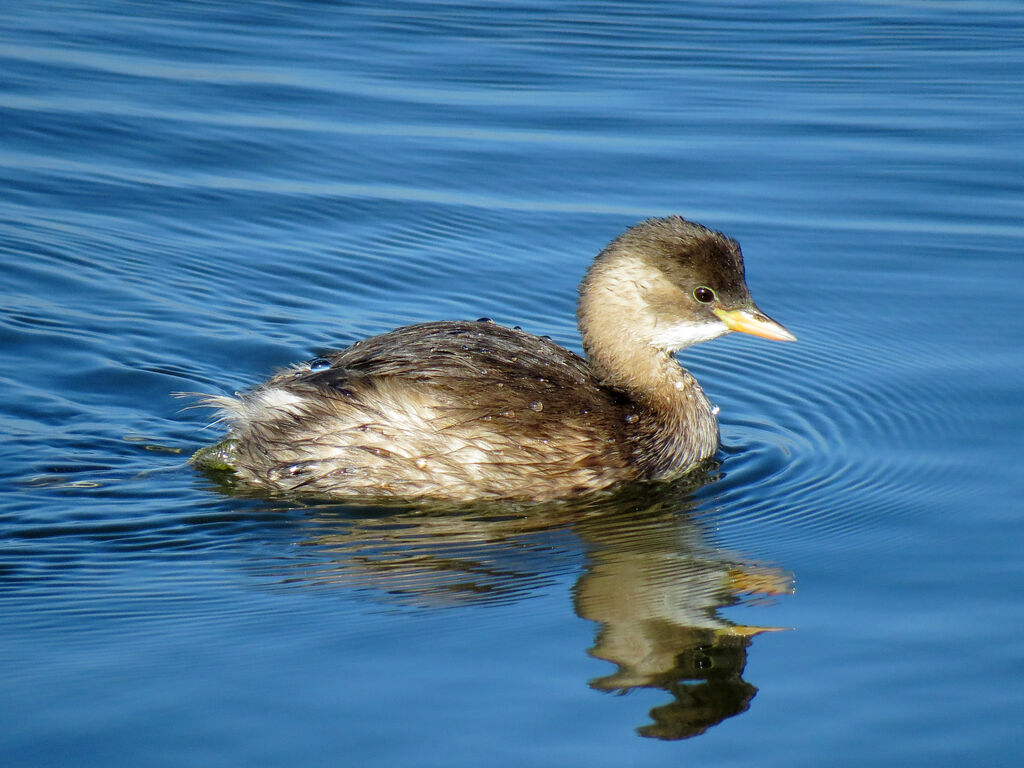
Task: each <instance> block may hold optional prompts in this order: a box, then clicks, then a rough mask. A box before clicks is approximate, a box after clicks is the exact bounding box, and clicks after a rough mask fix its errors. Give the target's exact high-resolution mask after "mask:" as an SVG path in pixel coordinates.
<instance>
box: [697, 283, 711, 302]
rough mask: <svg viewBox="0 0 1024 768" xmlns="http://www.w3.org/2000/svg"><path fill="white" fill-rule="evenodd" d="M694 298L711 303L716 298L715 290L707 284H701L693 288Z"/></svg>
mask: <svg viewBox="0 0 1024 768" xmlns="http://www.w3.org/2000/svg"><path fill="white" fill-rule="evenodd" d="M693 298H695V299H696V300H697V301H699V302H700V303H701V304H710V303H711V302H712V301H714V300H715V292H714V291H712V290H711V289H710V288H708V287H707V286H704V285H701V286H699V287H697V288H694V289H693Z"/></svg>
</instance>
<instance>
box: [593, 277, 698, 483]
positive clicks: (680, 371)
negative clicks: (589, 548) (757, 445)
mask: <svg viewBox="0 0 1024 768" xmlns="http://www.w3.org/2000/svg"><path fill="white" fill-rule="evenodd" d="M656 281H657V277H652V276H651V275H650V274H649V272H647V271H642V270H639V269H638V268H637V267H636V265H635V264H633V263H631V262H630V261H628V260H619V261H615V262H612V263H604V264H603V263H601V262H597V263H595V265H594V266H593V267H591V270H590V271H589V272H588V273H587V277H586V278H585V279H584V281H583V284H582V286H581V289H580V302H579V307H578V310H577V320H578V322H579V327H580V333H581V335H582V337H583V349H584V351H585V352H586V354H587V358H588V359H589V360H590V364H591V367H592V368H593V370H594V373H595V375H596V376H597V377H598V379H599V380H600V381H601V383H602V384H604V385H605V386H608V387H612V388H614V389H617V390H619V391H621V392H623V393H624V394H626V395H627V396H628V397H629V399H630V400H632V401H633V402H634V403H636V405H637V406H638V409H637V410H638V411H639V412H638V413H637V414H635V416H636V420H635V422H634V423H632V424H631V426H630V430H631V431H632V432H633V433H634V434H635V435H636V437H637V442H638V446H639V447H638V452H639V453H638V456H637V459H638V461H639V462H640V463H641V465H644V466H645V468H646V469H647V470H648V472H649V474H650V475H652V476H658V475H664V474H668V473H671V472H673V471H676V470H679V469H684V468H689V467H692V466H693V465H695V464H696V463H698V462H699V461H701V460H703V459H705V458H707V457H708V456H711V455H712V454H713V453H714V452H715V450H716V449H717V447H718V421H717V419H716V418H715V409H714V408H713V406H712V405H711V403H710V402H709V401H708V399H707V397H706V396H705V395H704V391H703V390H702V389H701V387H700V384H698V383H697V380H696V379H695V378H694V377H693V376H692V375H691V374H690V372H689V371H687V370H686V369H685V368H683V367H682V366H681V365H679V363H678V362H677V361H676V359H675V357H674V355H673V354H672V352H671V351H670V350H669V349H666V348H665V347H664V346H662V345H660V344H659V343H657V341H658V320H657V317H656V315H655V313H654V311H653V310H652V309H651V307H650V304H649V302H648V298H647V297H648V296H649V295H650V294H651V293H652V292H657V291H658V290H660V289H661V286H659V285H658V284H657V282H656Z"/></svg>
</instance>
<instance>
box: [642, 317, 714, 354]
mask: <svg viewBox="0 0 1024 768" xmlns="http://www.w3.org/2000/svg"><path fill="white" fill-rule="evenodd" d="M728 332H729V329H728V328H726V327H725V323H675V324H674V325H670V326H666V327H665V328H662V329H660V330H658V331H657V332H655V334H654V335H653V336H652V337H651V346H653V347H657V348H658V349H665V350H669V351H675V350H677V349H683V348H685V347H690V346H693V345H694V344H700V343H701V342H704V341H711V340H712V339H717V338H718V337H719V336H724V335H725V334H727V333H728Z"/></svg>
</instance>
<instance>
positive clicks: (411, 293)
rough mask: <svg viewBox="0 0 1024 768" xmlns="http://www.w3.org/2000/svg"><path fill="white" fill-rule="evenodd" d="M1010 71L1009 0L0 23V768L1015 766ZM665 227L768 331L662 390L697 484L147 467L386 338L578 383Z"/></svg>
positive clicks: (81, 9) (1016, 513)
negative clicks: (393, 333)
mask: <svg viewBox="0 0 1024 768" xmlns="http://www.w3.org/2000/svg"><path fill="white" fill-rule="evenodd" d="M1022 73H1024V5H1022V4H1020V3H1018V2H998V1H993V2H981V1H980V0H979V1H977V2H963V3H944V2H885V3H883V2H869V1H867V0H865V1H864V2H821V3H815V2H793V3H785V4H781V3H779V4H760V3H744V2H710V3H704V4H701V5H699V6H697V5H685V4H677V3H631V4H620V3H589V4H562V3H549V2H543V3H541V2H537V3H524V4H496V3H486V4H479V5H474V4H460V5H447V4H440V3H406V2H396V3H362V4H361V3H355V4H353V3H349V4H344V5H333V4H318V3H300V2H275V3H269V2H268V3H259V2H250V3H223V4H218V3H209V4H199V3H154V4H148V3H136V2H122V3H99V2H85V1H84V0H83V2H70V3H57V2H52V3H47V2H32V1H31V0H30V1H29V2H26V3H21V4H19V5H18V6H17V8H14V7H13V6H12V8H10V9H8V11H7V12H6V13H4V14H3V18H2V20H0V178H2V186H0V434H2V436H3V439H2V441H0V488H2V489H3V496H2V500H0V535H2V541H0V547H2V548H0V755H3V763H4V764H5V765H11V766H58V765H59V766H64V765H76V766H108V765H112V764H131V765H136V766H180V765H190V766H191V765H203V766H220V765H297V764H306V765H396V766H399V765H400V766H407V765H417V766H433V765H436V766H463V765H464V766H474V767H475V766H481V765H487V766H504V765H508V766H523V765H538V766H549V765H550V766H576V765H580V766H582V765H587V766H592V765H624V764H628V765H636V766H660V765H678V764H693V765H703V764H714V765H718V766H734V765H735V766H745V765H757V766H787V768H789V767H791V766H819V765H825V764H827V765H835V766H846V765H849V766H863V765H900V766H916V765H920V766H939V765H950V766H953V765H956V766H960V765H965V764H977V765H1014V764H1017V763H1019V761H1020V756H1021V754H1022V752H1024V738H1022V736H1021V726H1020V723H1021V722H1022V720H1024V693H1022V689H1021V685H1020V680H1021V679H1022V677H1024V643H1022V641H1021V628H1022V627H1024V600H1022V595H1024V558H1022V556H1021V552H1022V547H1024V508H1022V503H1021V499H1022V498H1024V480H1022V478H1024V467H1022V466H1021V461H1020V448H1019V443H1020V438H1021V434H1022V433H1024V410H1022V408H1021V396H1020V395H1021V385H1022V382H1024V376H1022V373H1024V352H1022V349H1024V346H1022V342H1024V334H1022V330H1024V323H1022V321H1021V319H1020V316H1019V312H1017V307H1018V306H1019V304H1020V300H1021V296H1022V295H1024V259H1022V258H1021V254H1022V251H1024V143H1022V141H1021V135H1022V134H1021V125H1022V122H1024V77H1022ZM669 213H679V214H682V215H685V216H687V217H689V218H693V219H696V220H698V221H701V222H702V223H704V224H707V225H709V226H712V227H715V228H718V229H722V230H724V231H726V232H727V233H729V234H730V235H732V236H734V237H736V238H737V239H739V240H740V242H741V243H742V244H743V247H744V253H745V255H746V261H747V272H748V282H749V284H750V286H751V290H752V292H753V294H754V296H755V298H756V299H757V301H758V303H759V304H760V305H761V306H762V307H763V308H764V309H765V310H766V311H767V312H768V313H770V314H771V315H773V316H774V317H776V318H777V319H778V320H780V321H781V322H783V323H784V324H785V325H786V326H787V327H789V328H790V329H791V330H793V332H794V333H796V335H797V336H798V337H799V339H800V342H799V343H798V344H791V345H782V344H772V343H769V342H765V341H761V340H757V339H748V338H737V337H735V336H730V337H727V338H725V339H722V340H719V341H715V342H713V343H710V344H706V345H702V346H701V347H699V348H697V349H694V350H692V351H689V352H687V353H686V354H685V355H684V360H685V362H686V364H687V366H688V367H690V368H691V370H693V371H694V373H695V374H696V375H697V376H698V378H699V379H700V380H701V382H702V384H703V385H704V388H705V390H706V391H707V392H708V394H709V395H710V396H711V398H712V399H713V400H714V401H715V402H717V403H718V404H719V405H720V406H721V408H722V411H721V416H720V418H721V422H722V434H723V441H724V446H723V450H722V453H721V455H720V456H719V459H720V462H721V463H720V466H719V467H718V469H717V471H716V472H715V473H714V474H713V476H711V477H706V478H703V480H704V481H706V484H705V485H703V486H702V487H697V488H694V487H685V486H683V487H672V488H666V489H660V490H659V491H657V492H653V493H635V494H627V495H626V496H625V497H623V498H618V499H611V500H607V499H606V500H602V501H600V502H595V503H592V504H580V505H577V506H575V507H572V508H564V509H555V510H550V509H549V510H544V511H540V512H533V513H528V512H523V511H522V510H518V509H514V508H502V507H486V508H481V509H476V510H472V511H462V512H452V511H450V510H448V511H446V510H438V509H429V508H427V509H424V508H403V507H394V508H375V507H367V506H363V507H359V506H342V505H326V504H314V503H312V502H310V503H305V504H304V503H301V502H294V503H286V502H282V501H280V500H279V501H271V500H266V499H260V498H258V497H256V498H254V497H245V496H239V495H233V494H231V493H229V492H227V491H226V490H225V489H224V488H222V487H219V486H218V485H217V484H216V483H215V482H213V481H212V480H210V479H208V478H206V477H204V476H203V475H200V474H197V473H196V472H195V471H193V470H192V468H190V467H189V466H187V465H186V464H185V460H186V458H187V457H188V455H189V454H190V453H191V452H192V451H194V450H195V449H196V448H198V447H200V446H201V445H204V444H208V443H210V442H213V441H214V440H216V439H217V437H218V436H219V434H221V433H220V432H219V431H218V428H217V427H216V426H213V427H210V426H209V420H210V417H209V414H207V413H205V412H203V411H201V410H194V409H187V408H186V406H187V405H188V402H189V401H187V400H182V399H180V398H178V397H175V396H174V393H178V392H206V393H230V392H232V391H234V390H236V389H239V388H241V387H245V386H249V385H251V384H254V383H256V382H257V381H259V380H260V379H261V378H262V377H264V376H265V375H267V374H268V373H269V372H270V371H271V370H273V369H274V368H275V367H277V366H283V365H286V364H288V363H291V362H294V361H298V360H303V359H309V358H310V357H311V356H313V355H314V354H316V353H318V352H320V351H323V350H325V349H330V348H333V347H339V346H344V345H347V344H349V343H351V342H352V341H355V340H356V339H358V338H361V337H364V336H366V335H369V334H372V333H378V332H381V331H384V330H387V329H389V328H392V327H395V326H398V325H401V324H404V323H409V322H414V321H421V320H430V319H440V318H476V317H480V316H488V317H492V318H494V319H495V320H496V321H498V322H502V323H506V324H510V325H511V324H518V325H521V326H523V327H524V328H526V329H527V330H530V331H533V332H535V333H546V334H550V335H551V336H553V337H554V338H555V339H556V340H558V341H559V342H560V343H563V344H565V345H567V346H569V347H570V348H573V349H576V350H578V349H579V342H578V337H577V335H576V330H575V324H574V319H573V311H574V300H575V290H576V283H577V281H578V280H579V277H580V275H581V274H582V271H583V269H584V268H585V266H586V265H587V263H589V260H590V259H591V258H592V257H593V255H594V254H595V253H597V251H598V250H600V249H601V248H602V247H603V246H604V245H605V244H606V243H607V242H608V241H609V240H610V239H611V238H613V237H614V236H615V235H616V234H618V233H619V232H621V231H622V230H623V229H625V228H626V227H627V226H629V225H631V224H633V223H635V222H636V221H638V220H640V219H642V218H645V217H647V216H652V215H664V214H669ZM695 485H696V484H695ZM759 629H765V630H767V629H775V630H778V631H759Z"/></svg>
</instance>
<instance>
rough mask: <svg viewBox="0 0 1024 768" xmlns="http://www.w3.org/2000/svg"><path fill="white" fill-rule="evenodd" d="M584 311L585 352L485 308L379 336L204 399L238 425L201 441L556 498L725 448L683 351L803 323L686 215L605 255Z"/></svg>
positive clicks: (400, 478)
mask: <svg viewBox="0 0 1024 768" xmlns="http://www.w3.org/2000/svg"><path fill="white" fill-rule="evenodd" d="M709 296H713V299H711V298H708V297H709ZM705 299H706V300H705ZM578 320H579V324H580V329H581V332H582V335H583V346H584V350H585V351H586V353H587V356H588V359H586V360H585V359H583V358H581V357H579V356H578V355H575V354H573V353H572V352H570V351H568V350H566V349H563V348H561V347H559V346H558V345H556V344H554V343H553V342H552V341H550V340H549V339H547V338H545V337H538V336H534V335H533V334H530V333H527V332H525V331H522V330H518V329H510V328H505V327H503V326H500V325H497V324H495V323H492V322H490V321H476V322H466V321H444V322H434V323H423V324H420V325H411V326H407V327H404V328H399V329H397V330H394V331H391V332H390V333H385V334H382V335H380V336H375V337H373V338H370V339H367V340H365V341H363V342H359V343H357V344H355V345H353V346H352V347H349V348H348V349H345V350H342V351H340V352H336V353H333V354H331V355H328V356H326V357H324V358H318V359H317V360H314V361H311V362H310V363H305V364H303V365H298V366H295V367H292V368H290V369H287V370H285V371H282V372H281V373H278V374H277V375H275V376H274V377H272V378H271V379H269V380H268V381H266V382H265V383H263V384H261V385H259V386H258V387H256V388H255V389H252V390H250V391H248V392H244V393H241V394H239V395H237V396H236V397H234V398H231V397H211V398H208V399H207V402H209V403H211V404H213V405H216V406H217V407H219V408H220V409H221V411H222V413H223V415H224V417H225V418H226V419H227V421H228V422H229V423H230V425H231V429H230V432H229V434H228V437H227V438H226V440H225V441H224V442H223V443H221V444H219V445H218V446H216V447H215V448H214V449H212V450H207V451H205V452H200V454H197V456H198V457H200V459H201V461H202V462H204V463H207V464H221V465H223V466H225V467H226V468H229V469H230V470H232V471H233V472H234V474H235V476H236V477H237V478H238V479H239V480H240V481H242V482H244V483H246V484H248V485H251V486H255V487H258V488H264V489H267V490H272V491H283V492H303V493H313V494H317V495H330V496H336V497H402V498H416V497H428V498H439V499H441V498H443V499H453V500H470V499H480V498H526V499H550V498H557V497H564V496H570V495H575V494H580V493H584V492H588V491H594V490H599V489H603V488H608V487H610V486H613V485H615V484H618V483H622V482H630V481H637V480H653V479H664V478H668V477H673V476H676V475H678V474H681V473H683V472H686V471H687V470H690V469H692V468H694V467H695V466H697V465H698V464H700V463H701V462H702V461H703V460H705V459H707V458H709V457H710V456H711V455H713V454H714V452H715V450H716V449H717V446H718V423H717V420H716V418H715V413H716V411H717V409H715V408H713V407H712V405H711V403H710V402H709V401H708V399H707V398H706V397H705V396H704V393H703V391H702V390H701V388H700V385H698V384H697V382H696V381H695V380H694V378H693V377H692V376H691V375H690V374H689V373H688V372H687V371H685V370H684V369H683V368H681V367H680V366H679V364H678V363H677V362H676V361H675V359H674V358H673V356H672V353H673V352H674V351H676V350H678V349H680V348H682V347H684V346H688V345H689V344H692V343H696V342H698V341H703V340H706V339H710V338H714V337H715V336H720V335H722V334H724V333H727V332H728V331H729V330H731V329H735V330H744V331H747V332H753V333H757V334H759V335H765V336H768V337H769V338H777V339H791V338H792V337H791V336H790V335H789V334H788V332H786V331H785V329H783V328H782V327H781V326H779V325H778V324H776V323H774V321H771V320H768V319H767V318H766V317H764V316H763V315H761V314H760V312H759V311H758V310H757V309H756V307H754V305H753V303H752V301H751V300H750V296H749V293H748V292H747V288H746V284H745V283H744V280H743V262H742V258H741V256H740V251H739V246H738V245H737V244H736V243H735V241H733V240H730V239H729V238H726V237H725V236H724V235H721V234H719V233H717V232H713V231H711V230H708V229H706V228H704V227H701V226H700V225H698V224H693V223H691V222H688V221H685V220H684V219H681V218H679V217H670V218H667V219H651V220H648V221H646V222H643V223H641V224H639V225H637V226H636V227H633V228H632V229H630V230H628V231H627V232H626V233H625V234H623V235H622V236H620V237H619V238H618V239H616V240H615V241H613V242H612V243H611V244H610V245H609V246H608V247H607V248H606V249H605V250H604V251H602V252H601V254H600V255H599V256H598V258H597V259H596V260H595V262H594V264H593V265H592V266H591V268H590V270H589V271H588V273H587V276H586V278H585V280H584V282H583V284H582V285H581V288H580V304H579V312H578ZM740 326H745V327H740Z"/></svg>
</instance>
